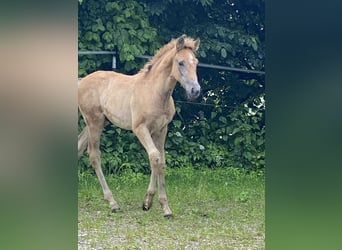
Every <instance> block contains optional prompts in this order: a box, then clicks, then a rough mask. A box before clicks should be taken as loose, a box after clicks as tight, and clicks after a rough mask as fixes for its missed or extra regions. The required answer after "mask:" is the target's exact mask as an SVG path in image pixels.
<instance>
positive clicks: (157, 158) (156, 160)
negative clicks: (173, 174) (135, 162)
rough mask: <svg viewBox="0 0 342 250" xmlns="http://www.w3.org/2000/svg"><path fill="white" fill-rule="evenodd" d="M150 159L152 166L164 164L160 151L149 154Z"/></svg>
mask: <svg viewBox="0 0 342 250" xmlns="http://www.w3.org/2000/svg"><path fill="white" fill-rule="evenodd" d="M148 157H149V159H150V162H151V164H152V166H156V165H159V164H161V163H162V157H161V154H160V152H159V151H153V152H152V153H150V154H149V156H148Z"/></svg>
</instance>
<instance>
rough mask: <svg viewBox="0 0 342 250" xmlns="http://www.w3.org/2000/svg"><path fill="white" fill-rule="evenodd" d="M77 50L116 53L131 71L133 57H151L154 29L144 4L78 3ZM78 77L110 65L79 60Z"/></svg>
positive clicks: (93, 59)
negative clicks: (143, 55)
mask: <svg viewBox="0 0 342 250" xmlns="http://www.w3.org/2000/svg"><path fill="white" fill-rule="evenodd" d="M78 23H79V29H78V30H79V34H78V37H79V44H78V47H79V50H90V51H100V50H109V51H116V52H117V53H118V56H119V59H120V60H121V61H122V62H124V65H123V67H124V69H125V70H126V71H127V70H131V69H132V68H135V67H136V66H137V65H136V63H134V62H133V61H134V59H135V56H136V55H142V54H144V53H153V52H154V50H155V49H156V48H157V47H153V46H151V44H152V45H153V44H154V43H153V41H154V40H155V37H156V29H155V28H153V27H151V26H150V24H149V21H148V17H147V15H146V14H145V12H144V4H143V3H139V2H138V1H134V0H120V1H107V0H96V1H95V0H84V1H82V3H79V22H78ZM83 57H85V58H83V59H81V60H80V65H79V75H80V76H84V75H85V74H86V73H89V72H91V71H94V70H96V69H98V68H100V66H102V65H103V64H106V63H108V62H110V61H111V59H112V58H111V57H98V56H95V57H94V56H83Z"/></svg>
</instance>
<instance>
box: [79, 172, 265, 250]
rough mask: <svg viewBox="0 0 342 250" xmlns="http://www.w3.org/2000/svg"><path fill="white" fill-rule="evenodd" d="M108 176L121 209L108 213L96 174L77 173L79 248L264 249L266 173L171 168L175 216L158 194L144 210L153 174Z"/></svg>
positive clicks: (171, 201)
mask: <svg viewBox="0 0 342 250" xmlns="http://www.w3.org/2000/svg"><path fill="white" fill-rule="evenodd" d="M106 178H107V181H108V184H109V186H110V187H111V189H112V191H113V194H114V198H115V199H116V201H117V202H118V203H119V205H120V206H121V211H120V212H118V213H111V212H109V205H108V204H107V202H106V201H104V200H103V198H102V197H103V195H102V190H101V187H100V184H99V183H98V180H97V178H96V176H94V175H92V174H89V173H81V174H79V197H78V211H79V212H78V249H253V250H254V249H265V243H264V239H265V232H264V231H265V223H264V222H265V221H264V220H265V215H264V213H265V197H264V195H265V191H264V174H263V173H262V172H253V171H252V172H250V173H247V172H246V171H244V170H239V169H234V168H226V169H217V170H209V169H205V170H192V169H190V168H184V169H177V170H174V169H168V170H167V176H166V190H167V194H168V200H169V205H170V208H171V209H172V211H173V214H174V217H173V218H171V219H166V218H164V217H163V212H162V210H161V208H160V206H159V203H158V197H157V194H156V196H155V199H154V204H153V208H152V209H151V210H150V211H147V212H146V211H143V210H142V209H141V206H142V201H143V198H144V195H145V191H146V189H147V185H148V181H149V176H145V175H142V174H133V173H126V174H123V175H122V176H120V177H115V176H107V177H106Z"/></svg>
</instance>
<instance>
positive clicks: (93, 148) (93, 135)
mask: <svg viewBox="0 0 342 250" xmlns="http://www.w3.org/2000/svg"><path fill="white" fill-rule="evenodd" d="M103 126H104V116H103V115H101V117H94V119H89V118H88V119H87V127H88V134H89V139H88V154H89V160H90V162H91V165H92V167H93V168H94V170H95V173H96V175H97V178H98V179H99V182H100V184H101V187H102V191H103V195H104V199H105V200H107V201H109V205H110V208H111V210H112V212H116V211H118V210H120V207H119V205H118V204H117V202H116V201H115V200H114V198H113V194H112V191H111V190H110V189H109V187H108V184H107V182H106V179H105V177H104V175H103V172H102V168H101V157H100V156H101V152H100V136H101V133H102V129H103Z"/></svg>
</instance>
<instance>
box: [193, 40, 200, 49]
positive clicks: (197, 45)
mask: <svg viewBox="0 0 342 250" xmlns="http://www.w3.org/2000/svg"><path fill="white" fill-rule="evenodd" d="M200 42H201V40H200V39H199V38H197V39H196V40H195V48H194V50H195V51H197V50H198V48H199V46H200Z"/></svg>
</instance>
